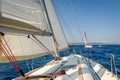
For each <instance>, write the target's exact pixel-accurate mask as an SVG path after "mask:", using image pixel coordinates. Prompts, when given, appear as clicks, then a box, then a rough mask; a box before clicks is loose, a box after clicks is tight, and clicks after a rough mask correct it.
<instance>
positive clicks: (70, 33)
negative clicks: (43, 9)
mask: <svg viewBox="0 0 120 80" xmlns="http://www.w3.org/2000/svg"><path fill="white" fill-rule="evenodd" d="M54 5H55V4H54ZM56 10H57V12H58V13H59V15H60V16H61V18H62V22H63V24H64V25H65V26H66V27H65V28H66V30H67V31H68V32H69V36H70V39H73V41H75V42H76V41H77V40H76V39H75V36H74V35H73V33H72V32H71V30H70V28H69V26H68V24H67V23H66V21H65V19H64V17H63V15H62V14H61V12H60V10H59V8H57V7H56ZM67 41H68V40H67Z"/></svg>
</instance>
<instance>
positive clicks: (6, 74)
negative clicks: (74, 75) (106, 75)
mask: <svg viewBox="0 0 120 80" xmlns="http://www.w3.org/2000/svg"><path fill="white" fill-rule="evenodd" d="M73 52H74V53H76V54H81V55H83V56H86V57H88V58H91V59H93V60H95V61H96V62H99V63H100V64H102V65H103V66H104V67H106V68H107V69H108V70H110V54H113V55H114V56H115V62H116V67H117V71H118V76H119V77H120V45H103V46H102V47H98V46H97V45H94V46H93V48H91V49H85V48H84V46H83V45H72V46H69V49H68V50H65V51H61V52H60V57H64V56H68V55H70V54H72V53H73ZM51 60H53V57H52V56H51V55H46V56H42V57H38V58H35V59H30V60H23V61H19V64H20V67H21V68H22V70H23V71H24V73H26V72H28V71H30V70H32V69H35V68H38V67H41V66H43V65H45V64H46V63H48V62H49V61H51ZM17 76H19V74H18V72H17V71H16V70H15V69H14V68H13V66H12V65H11V64H10V63H8V62H7V63H0V80H11V79H13V78H15V77H17Z"/></svg>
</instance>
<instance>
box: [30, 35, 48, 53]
mask: <svg viewBox="0 0 120 80" xmlns="http://www.w3.org/2000/svg"><path fill="white" fill-rule="evenodd" d="M30 39H32V40H33V41H34V42H35V43H36V44H37V45H38V46H39V47H40V48H42V49H43V50H44V51H47V52H49V50H48V49H47V48H45V47H44V46H42V45H41V43H39V42H38V41H36V40H35V39H33V38H31V37H30Z"/></svg>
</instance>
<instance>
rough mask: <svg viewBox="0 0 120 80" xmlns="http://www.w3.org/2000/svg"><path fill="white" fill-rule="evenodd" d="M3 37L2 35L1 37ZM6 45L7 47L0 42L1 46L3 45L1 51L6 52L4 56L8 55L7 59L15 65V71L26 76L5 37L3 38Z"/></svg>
mask: <svg viewBox="0 0 120 80" xmlns="http://www.w3.org/2000/svg"><path fill="white" fill-rule="evenodd" d="M0 36H1V37H2V36H3V35H2V34H1V35H0ZM2 39H3V41H4V43H5V44H6V46H5V45H4V44H3V43H2V42H1V41H0V45H2V47H0V49H1V51H3V52H4V54H5V55H6V57H7V59H8V60H9V61H10V62H12V64H13V65H14V67H15V69H16V70H17V71H18V72H19V73H20V74H21V75H22V76H25V75H24V72H23V71H22V69H21V67H20V66H19V64H18V62H17V61H16V58H15V56H14V54H13V53H12V51H11V49H10V47H9V45H8V44H7V42H6V40H5V38H4V37H2Z"/></svg>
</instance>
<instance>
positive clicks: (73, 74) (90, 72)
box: [28, 55, 117, 80]
mask: <svg viewBox="0 0 120 80" xmlns="http://www.w3.org/2000/svg"><path fill="white" fill-rule="evenodd" d="M78 62H79V63H80V65H79V66H78ZM90 63H91V67H90V66H89V64H88V62H87V60H86V59H85V58H84V57H82V56H80V55H70V56H68V57H64V58H63V59H62V60H61V61H59V62H57V63H56V62H55V63H54V64H53V63H52V64H47V65H46V66H44V67H42V68H40V69H38V70H36V71H34V72H32V73H30V74H29V75H28V76H36V75H47V74H49V73H51V72H57V71H60V70H65V72H66V74H65V75H61V76H57V77H56V78H55V80H117V79H116V78H115V77H112V76H111V73H110V72H109V71H108V70H107V69H105V68H104V67H102V66H101V65H100V64H98V63H96V62H93V61H91V60H90ZM91 68H92V69H91ZM80 70H81V72H80ZM94 72H95V73H94ZM96 74H97V76H98V77H99V78H100V79H98V78H96ZM32 80H44V79H42V78H39V79H32Z"/></svg>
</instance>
